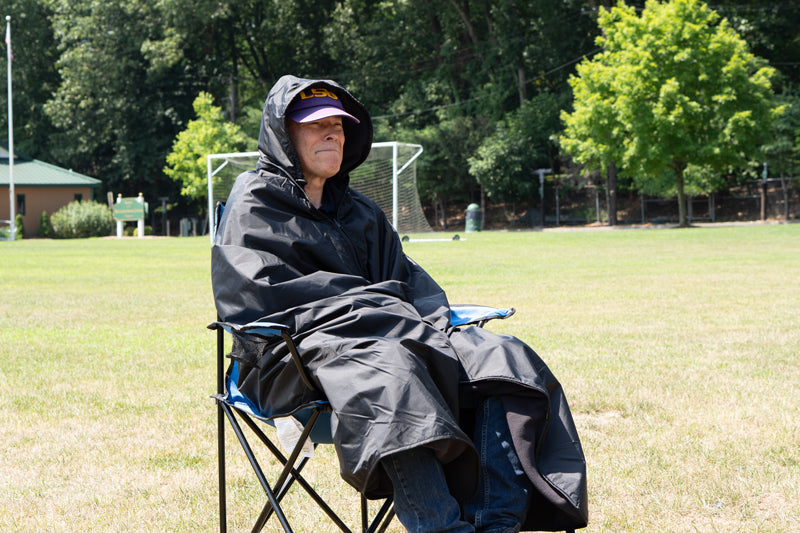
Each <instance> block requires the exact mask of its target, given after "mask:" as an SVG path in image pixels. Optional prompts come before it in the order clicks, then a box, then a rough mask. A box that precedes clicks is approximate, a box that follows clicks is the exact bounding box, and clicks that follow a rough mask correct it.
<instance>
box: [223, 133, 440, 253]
mask: <svg viewBox="0 0 800 533" xmlns="http://www.w3.org/2000/svg"><path fill="white" fill-rule="evenodd" d="M421 154H422V146H421V145H419V144H409V143H400V142H394V141H393V142H377V143H373V144H372V148H371V150H370V154H369V156H368V157H367V159H366V160H365V161H364V162H363V163H362V164H361V165H359V166H358V168H356V169H355V170H353V171H351V172H350V186H351V187H352V188H353V189H355V190H356V191H358V192H360V193H362V194H364V195H366V196H367V197H369V198H370V199H372V200H373V201H374V202H375V203H377V204H378V206H379V207H380V208H381V210H382V211H383V212H384V213H385V214H386V217H387V218H388V219H389V221H391V223H392V226H393V227H394V228H395V230H396V231H397V232H398V233H424V232H428V231H433V230H432V228H431V227H430V224H429V223H428V220H427V219H426V218H425V214H424V212H423V210H422V204H421V202H420V199H419V192H418V190H417V169H416V161H417V159H418V158H419V156H420V155H421ZM258 156H259V153H258V152H236V153H228V154H209V155H208V156H207V167H208V225H209V226H208V227H209V235H210V236H211V243H212V244H213V243H214V234H213V233H214V206H215V205H216V203H217V202H218V201H225V200H226V199H227V197H228V194H229V193H230V190H231V188H232V187H233V182H234V181H235V180H236V176H238V175H239V174H241V173H242V172H245V171H247V170H254V169H255V168H256V162H257V161H258Z"/></svg>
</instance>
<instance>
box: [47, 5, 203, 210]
mask: <svg viewBox="0 0 800 533" xmlns="http://www.w3.org/2000/svg"><path fill="white" fill-rule="evenodd" d="M47 1H48V3H49V5H50V8H51V10H52V13H53V15H52V22H53V30H54V35H55V38H56V40H57V42H58V45H59V50H60V55H59V57H58V60H57V61H56V63H55V66H56V67H57V68H58V71H59V73H60V76H61V81H60V84H59V86H58V88H57V89H56V90H55V91H54V92H53V94H52V97H51V98H50V100H49V101H48V102H47V103H46V105H45V106H44V109H45V112H46V113H47V116H48V117H49V119H50V120H52V122H53V123H54V125H55V126H56V131H55V132H54V133H53V139H54V145H55V146H54V147H53V152H54V155H55V156H56V159H57V161H58V162H59V163H60V164H63V165H65V166H69V167H70V168H74V169H75V170H79V171H81V172H83V173H86V174H89V175H91V176H96V177H98V178H100V179H102V180H103V181H104V182H105V185H106V187H107V188H108V189H111V190H115V191H120V192H123V193H124V192H126V191H127V192H128V193H136V192H138V191H145V192H146V193H149V194H150V195H152V196H156V195H158V196H161V195H164V194H169V193H170V192H174V191H169V187H170V185H171V182H170V181H169V180H166V179H165V177H164V174H163V173H162V172H161V169H162V167H163V162H164V157H165V155H166V152H167V150H168V149H169V146H170V144H171V142H172V138H173V137H174V136H175V134H176V133H177V132H178V131H179V130H180V129H181V128H182V127H183V126H184V121H185V120H188V117H190V116H191V103H192V99H193V98H194V97H195V96H196V95H197V93H198V92H199V91H200V90H201V88H202V87H203V85H201V80H202V79H203V78H204V76H205V69H206V68H207V67H206V64H204V63H203V62H201V61H200V60H199V58H198V57H197V55H200V54H202V52H203V45H202V44H201V41H200V38H199V35H198V32H196V31H195V30H196V29H197V25H196V24H202V23H203V21H202V20H200V19H197V18H195V15H194V11H193V10H186V9H185V6H184V9H183V11H184V13H181V12H180V11H179V8H180V5H179V4H180V2H178V1H177V0H173V1H164V2H158V3H155V2H140V1H136V0H119V1H115V2H96V1H92V0H68V1H67V0H47ZM191 21H195V22H196V24H192V22H191Z"/></svg>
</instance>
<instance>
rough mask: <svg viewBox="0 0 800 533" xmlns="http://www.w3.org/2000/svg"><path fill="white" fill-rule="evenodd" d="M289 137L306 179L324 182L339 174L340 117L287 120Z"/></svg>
mask: <svg viewBox="0 0 800 533" xmlns="http://www.w3.org/2000/svg"><path fill="white" fill-rule="evenodd" d="M289 137H290V138H291V139H292V143H293V144H294V148H295V150H297V155H298V156H299V157H300V166H301V168H302V169H303V176H304V177H305V178H306V179H307V180H309V181H311V180H314V179H328V178H330V177H333V176H335V175H336V173H337V172H339V168H340V167H341V166H342V157H343V155H344V129H343V128H342V117H328V118H323V119H321V120H317V121H314V122H305V123H299V122H295V121H293V120H289Z"/></svg>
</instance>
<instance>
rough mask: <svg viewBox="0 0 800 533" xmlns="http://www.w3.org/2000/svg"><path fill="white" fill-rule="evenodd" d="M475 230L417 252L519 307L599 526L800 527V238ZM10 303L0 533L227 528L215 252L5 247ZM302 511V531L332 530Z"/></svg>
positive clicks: (0, 380) (0, 269)
mask: <svg viewBox="0 0 800 533" xmlns="http://www.w3.org/2000/svg"><path fill="white" fill-rule="evenodd" d="M463 236H465V237H466V239H465V240H462V241H460V242H437V243H433V242H411V243H408V244H406V250H407V252H408V253H409V254H410V255H411V256H412V257H414V258H415V259H416V260H417V261H418V262H420V263H421V264H422V265H423V266H424V267H425V268H426V269H428V270H429V271H430V272H431V273H432V274H433V275H434V277H436V278H437V279H438V280H439V281H440V283H441V284H442V285H443V286H444V287H445V289H446V290H447V291H448V294H449V295H450V299H451V301H453V302H458V303H486V304H494V305H512V306H514V307H516V308H517V309H518V313H517V315H516V316H515V317H513V318H511V319H509V320H507V321H503V322H496V323H494V324H492V325H491V326H490V327H491V329H493V330H495V331H499V332H504V333H510V334H513V335H516V336H519V337H521V338H522V339H524V340H525V341H527V342H528V343H529V344H531V345H532V346H533V347H534V348H535V349H536V350H537V352H539V353H540V355H542V357H543V358H544V359H545V360H546V361H547V362H548V363H549V365H550V366H551V368H552V369H553V371H554V372H555V374H556V376H558V377H559V379H560V381H561V382H562V384H563V385H564V388H565V390H566V392H567V395H568V399H569V400H570V403H571V405H572V408H573V413H574V415H575V419H576V423H577V425H578V429H579V432H580V435H581V438H582V442H583V446H584V450H585V452H586V456H587V460H588V468H589V493H590V512H591V521H590V525H589V527H588V528H587V529H586V530H585V531H587V532H599V531H608V532H620V531H630V532H648V533H649V532H653V531H659V532H686V531H701V532H717V531H719V532H754V531H755V532H780V531H783V532H790V531H798V530H800V510H798V507H797V499H798V495H800V466H799V465H798V462H800V361H798V355H799V354H800V225H797V224H794V225H747V226H737V227H714V228H694V229H688V230H673V229H659V230H637V231H633V230H632V231H569V232H555V231H547V232H519V233H476V234H468V235H462V237H463ZM0 293H1V294H2V296H0V356H2V366H0V369H2V370H1V371H0V446H1V447H2V448H1V449H0V531H10V532H16V531H20V532H21V531H26V532H27V531H37V532H38V531H54V532H74V531H90V530H93V531H154V532H155V531H159V532H160V531H176V532H184V531H185V532H189V531H191V532H197V531H213V530H215V529H216V528H217V502H216V497H217V487H216V448H215V434H216V427H215V424H216V416H215V408H214V404H213V401H212V400H210V399H209V395H210V394H212V393H213V392H214V387H215V381H214V371H215V369H214V335H213V333H212V332H209V331H207V330H206V329H205V325H206V324H207V323H209V322H210V321H211V320H213V318H214V307H213V302H212V298H211V290H210V275H209V243H208V239H207V238H200V237H198V238H182V239H180V238H173V239H163V238H162V239H159V238H148V239H135V238H128V239H123V240H118V239H99V240H98V239H91V240H75V241H46V240H45V241H34V240H31V241H16V242H2V243H0ZM232 444H233V443H232V442H231V443H230V445H231V446H230V450H231V452H229V456H230V459H231V461H232V466H231V486H230V488H229V491H230V504H231V505H232V506H233V509H231V511H230V513H231V515H230V521H231V528H230V530H232V531H249V527H250V521H251V519H252V518H253V515H254V512H255V511H253V510H251V509H248V510H246V509H245V508H246V507H250V508H260V505H261V500H262V496H261V495H260V494H259V492H258V489H257V487H255V486H254V485H253V484H252V483H251V481H250V479H251V476H249V475H248V474H247V471H246V469H247V467H246V465H245V464H244V462H243V461H242V460H241V458H240V456H239V455H238V454H235V453H234V451H233V446H232ZM319 453H320V454H321V455H322V457H321V459H322V462H321V463H322V464H324V463H328V464H327V468H322V469H320V470H319V471H317V472H312V475H314V476H315V477H317V478H318V479H319V480H320V482H321V483H322V485H323V486H324V487H325V488H324V490H325V491H326V492H327V493H328V494H329V496H330V497H332V499H333V500H334V501H338V502H339V503H340V504H341V505H342V506H344V507H346V508H348V509H350V510H351V512H350V513H349V516H350V518H351V522H352V523H355V520H356V516H357V501H358V500H357V496H356V495H355V493H354V492H353V491H352V490H350V489H349V488H348V487H346V486H342V485H341V484H340V483H339V482H338V479H337V476H336V475H335V472H336V471H337V467H336V465H335V457H334V455H333V454H332V453H331V451H330V450H329V449H327V450H323V451H321V452H319ZM298 499H299V500H300V501H298V503H299V504H300V508H301V509H302V511H301V513H300V515H299V516H297V517H296V518H297V519H298V520H299V522H300V524H301V526H300V528H299V530H300V531H304V532H314V533H316V532H323V531H330V529H329V528H326V527H325V526H323V525H321V522H319V520H320V517H319V516H318V515H316V514H315V513H312V512H310V511H309V510H308V509H309V507H308V506H307V505H305V502H304V501H302V498H298ZM256 511H257V509H256ZM392 530H393V531H402V529H401V528H400V527H399V526H396V524H395V526H393V528H392ZM270 531H276V528H274V527H272V528H271V529H270Z"/></svg>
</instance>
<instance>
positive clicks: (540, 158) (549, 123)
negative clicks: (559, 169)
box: [469, 93, 561, 201]
mask: <svg viewBox="0 0 800 533" xmlns="http://www.w3.org/2000/svg"><path fill="white" fill-rule="evenodd" d="M559 104H560V102H559V101H558V98H556V97H555V96H554V95H552V94H550V93H541V94H539V95H537V96H536V97H534V98H533V99H531V100H526V101H525V102H523V104H522V106H521V107H520V108H519V109H517V110H516V111H514V112H512V113H509V114H508V115H506V117H505V119H503V120H502V121H501V122H500V123H499V124H498V125H497V128H496V130H495V132H494V133H493V134H492V135H491V136H490V137H487V138H486V139H485V140H484V141H483V143H482V144H481V145H480V147H479V148H478V151H477V153H476V155H475V156H474V157H471V158H470V159H469V165H470V166H469V171H470V173H471V174H472V175H473V176H474V177H475V178H476V179H477V180H478V183H480V184H481V186H482V187H483V188H484V189H485V191H486V194H487V195H488V196H489V197H490V198H492V197H495V198H497V199H500V200H504V201H519V200H531V199H533V198H535V197H536V196H537V195H538V192H537V191H538V189H539V179H538V175H537V174H535V172H534V171H535V170H536V169H538V168H552V167H553V165H554V162H555V151H556V148H555V144H554V142H553V140H552V137H551V135H552V134H554V133H555V132H557V131H558V128H559V110H560V109H561V105H559Z"/></svg>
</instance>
